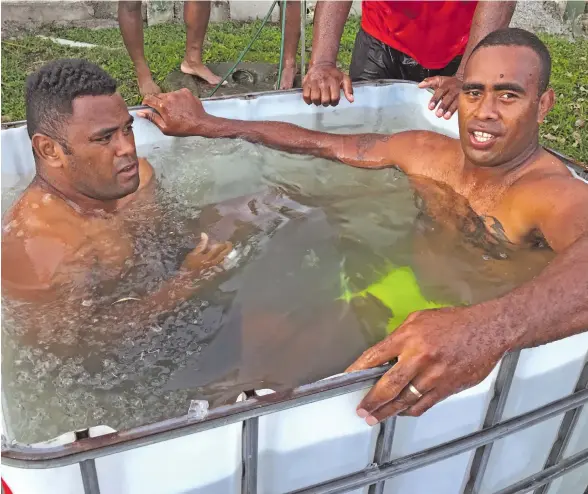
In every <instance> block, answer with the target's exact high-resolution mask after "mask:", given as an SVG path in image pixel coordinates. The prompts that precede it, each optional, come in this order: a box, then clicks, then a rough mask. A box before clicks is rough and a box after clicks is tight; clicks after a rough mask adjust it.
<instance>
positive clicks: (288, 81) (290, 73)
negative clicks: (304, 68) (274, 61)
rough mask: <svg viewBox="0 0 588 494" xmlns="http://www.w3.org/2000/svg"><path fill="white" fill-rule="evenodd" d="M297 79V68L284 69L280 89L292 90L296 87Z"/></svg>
mask: <svg viewBox="0 0 588 494" xmlns="http://www.w3.org/2000/svg"><path fill="white" fill-rule="evenodd" d="M295 78H296V66H294V67H284V68H283V69H282V80H281V81H280V89H292V88H293V87H294V79H295Z"/></svg>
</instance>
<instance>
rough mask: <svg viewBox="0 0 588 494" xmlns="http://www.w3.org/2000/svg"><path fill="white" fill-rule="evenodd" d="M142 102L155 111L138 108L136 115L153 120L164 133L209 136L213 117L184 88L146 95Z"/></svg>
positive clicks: (179, 135)
mask: <svg viewBox="0 0 588 494" xmlns="http://www.w3.org/2000/svg"><path fill="white" fill-rule="evenodd" d="M143 104H144V105H145V106H149V107H150V108H153V110H155V111H151V110H139V111H138V112H137V115H139V116H140V117H143V118H146V119H147V120H149V121H151V122H153V123H154V124H155V125H157V126H158V127H159V129H160V130H161V132H163V133H164V134H165V135H168V136H178V137H186V136H191V135H200V136H203V137H210V134H211V132H212V128H213V125H212V122H213V121H214V117H212V116H211V115H208V113H206V111H204V107H203V106H202V103H201V102H200V100H199V99H198V98H196V97H195V96H194V95H193V94H192V93H191V92H190V91H188V90H187V89H185V88H184V89H180V90H179V91H174V92H173V93H164V94H154V95H150V96H147V97H145V99H144V100H143Z"/></svg>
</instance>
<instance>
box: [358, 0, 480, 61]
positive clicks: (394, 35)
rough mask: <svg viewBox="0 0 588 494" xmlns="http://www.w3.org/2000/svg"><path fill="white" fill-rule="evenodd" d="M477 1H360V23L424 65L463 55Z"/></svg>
mask: <svg viewBox="0 0 588 494" xmlns="http://www.w3.org/2000/svg"><path fill="white" fill-rule="evenodd" d="M477 4H478V2H477V1H464V0H454V1H374V0H363V1H362V4H361V8H362V19H361V27H362V28H363V30H364V31H365V32H366V33H368V34H369V35H371V36H373V37H374V38H376V39H377V40H379V41H381V42H382V43H385V44H387V45H388V46H391V47H392V48H395V49H396V50H398V51H401V52H402V53H405V54H406V55H408V56H410V57H412V58H414V59H415V60H416V61H417V62H418V63H419V64H421V65H422V66H423V67H425V68H426V69H442V68H443V67H445V66H446V65H447V64H448V63H449V62H451V60H453V59H454V58H455V57H457V56H458V55H463V52H464V50H465V47H466V45H467V43H468V39H469V35H470V27H471V25H472V19H473V18H474V12H475V10H476V6H477Z"/></svg>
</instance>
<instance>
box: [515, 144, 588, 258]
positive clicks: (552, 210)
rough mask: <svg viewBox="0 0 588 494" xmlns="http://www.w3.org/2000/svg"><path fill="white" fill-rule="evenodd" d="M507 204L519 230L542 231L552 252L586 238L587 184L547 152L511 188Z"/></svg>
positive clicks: (587, 222)
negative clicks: (581, 237)
mask: <svg viewBox="0 0 588 494" xmlns="http://www.w3.org/2000/svg"><path fill="white" fill-rule="evenodd" d="M506 202H507V207H508V209H509V210H510V211H512V212H513V213H514V214H513V216H514V217H516V218H518V222H519V223H520V225H521V227H523V226H524V227H525V229H538V230H539V231H541V233H542V234H543V235H544V236H546V237H547V238H548V240H549V243H550V244H551V245H552V247H553V248H554V249H555V250H561V248H565V247H566V246H567V245H569V244H570V243H571V242H572V241H574V240H575V239H576V238H577V237H578V236H580V235H583V234H588V216H587V215H586V211H588V183H586V182H584V181H583V180H580V179H578V178H576V177H575V176H574V175H573V174H572V173H571V171H570V170H569V169H568V168H567V166H566V165H565V164H564V163H563V162H562V161H561V160H559V159H558V158H556V157H554V156H552V155H550V154H549V153H547V152H545V154H544V155H541V157H540V158H539V160H537V163H535V164H534V166H532V167H531V168H530V169H529V171H528V172H527V173H525V174H524V175H522V176H521V177H520V178H519V179H518V180H517V181H516V182H515V183H514V184H513V185H512V186H511V188H510V190H509V192H508V194H507V197H506Z"/></svg>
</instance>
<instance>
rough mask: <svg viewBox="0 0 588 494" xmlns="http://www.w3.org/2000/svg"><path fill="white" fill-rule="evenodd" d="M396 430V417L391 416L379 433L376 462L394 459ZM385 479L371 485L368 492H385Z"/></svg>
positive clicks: (379, 463) (371, 493)
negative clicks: (393, 449) (393, 446)
mask: <svg viewBox="0 0 588 494" xmlns="http://www.w3.org/2000/svg"><path fill="white" fill-rule="evenodd" d="M395 430H396V417H392V418H389V419H388V420H386V421H385V422H384V424H383V425H382V427H381V428H380V433H379V434H378V440H377V442H376V451H375V453H374V463H375V464H376V465H381V464H382V463H386V462H387V461H390V460H391V459H392V441H393V440H394V432H395ZM385 485H386V482H385V481H382V482H378V483H377V484H374V485H370V488H369V490H368V494H384V486H385Z"/></svg>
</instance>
